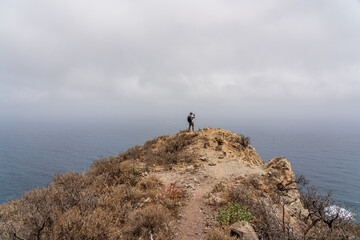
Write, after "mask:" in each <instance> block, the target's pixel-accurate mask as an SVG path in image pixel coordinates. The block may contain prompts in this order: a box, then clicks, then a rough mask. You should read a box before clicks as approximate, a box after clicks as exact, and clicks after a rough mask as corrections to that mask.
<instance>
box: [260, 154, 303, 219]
mask: <svg viewBox="0 0 360 240" xmlns="http://www.w3.org/2000/svg"><path fill="white" fill-rule="evenodd" d="M265 177H266V179H267V181H268V184H270V185H271V186H276V188H277V189H276V190H277V191H276V192H277V193H279V195H280V196H281V197H282V199H283V201H284V203H285V204H286V210H287V212H288V214H290V216H292V217H293V216H299V215H300V216H305V215H307V213H308V211H307V210H306V209H304V208H303V206H302V204H301V202H300V193H299V191H298V188H297V185H296V183H295V174H294V172H293V171H292V170H291V165H290V162H288V160H287V159H286V158H285V157H277V158H274V159H272V160H270V161H269V162H268V163H267V164H266V168H265Z"/></svg>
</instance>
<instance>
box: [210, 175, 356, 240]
mask: <svg viewBox="0 0 360 240" xmlns="http://www.w3.org/2000/svg"><path fill="white" fill-rule="evenodd" d="M300 179H301V182H302V183H305V184H307V183H308V181H307V180H306V179H303V176H301V178H300ZM279 191H282V190H279ZM218 192H221V193H222V197H223V201H222V202H221V204H220V205H216V206H215V207H214V208H213V211H214V215H215V214H216V213H217V212H218V211H219V210H220V209H222V208H223V207H224V205H225V204H227V203H228V202H232V203H239V204H241V205H242V206H246V207H247V209H248V210H249V211H250V212H251V213H252V215H253V218H252V221H251V224H252V226H253V227H254V230H255V232H256V233H257V235H258V237H259V239H264V240H265V239H266V240H300V239H314V240H341V239H342V240H345V239H359V237H360V224H359V222H358V220H357V219H352V220H350V219H342V218H340V217H339V215H336V216H328V215H326V214H325V213H324V209H325V208H326V207H329V206H331V205H333V204H334V201H332V200H331V198H330V195H329V194H328V195H326V196H323V195H321V194H319V193H318V192H317V191H316V190H315V188H314V187H307V188H306V190H304V192H302V193H301V201H302V203H303V205H304V207H305V208H306V209H307V210H308V212H307V214H306V215H304V216H300V215H299V216H297V221H298V222H297V223H295V222H291V221H289V218H288V213H287V212H286V210H285V208H284V206H285V203H284V200H283V199H282V198H281V193H278V195H272V196H271V195H264V194H263V192H260V191H257V190H256V189H255V188H254V187H253V186H251V184H244V183H243V184H241V185H239V184H236V183H235V184H234V181H229V182H228V183H224V182H219V183H217V184H215V185H214V188H213V190H212V193H218ZM214 239H220V240H222V239H224V240H227V239H231V238H230V231H229V229H228V228H227V227H221V224H220V223H217V225H216V227H215V228H214V229H212V230H211V231H210V232H209V234H208V240H214Z"/></svg>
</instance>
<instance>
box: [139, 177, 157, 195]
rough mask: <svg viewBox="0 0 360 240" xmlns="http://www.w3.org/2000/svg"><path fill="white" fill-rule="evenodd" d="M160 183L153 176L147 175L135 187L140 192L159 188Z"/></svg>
mask: <svg viewBox="0 0 360 240" xmlns="http://www.w3.org/2000/svg"><path fill="white" fill-rule="evenodd" d="M159 185H160V181H159V179H158V178H157V177H156V176H155V175H152V174H151V175H149V176H147V177H144V178H142V179H141V180H140V181H139V182H138V183H137V184H136V186H137V187H138V188H139V189H141V190H144V191H145V190H150V189H154V188H157V187H159Z"/></svg>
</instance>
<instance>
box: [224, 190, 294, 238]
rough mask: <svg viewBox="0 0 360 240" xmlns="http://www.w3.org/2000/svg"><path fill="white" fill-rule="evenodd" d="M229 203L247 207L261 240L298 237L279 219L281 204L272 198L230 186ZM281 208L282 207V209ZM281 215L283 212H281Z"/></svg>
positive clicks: (227, 196)
mask: <svg viewBox="0 0 360 240" xmlns="http://www.w3.org/2000/svg"><path fill="white" fill-rule="evenodd" d="M224 197H225V198H226V201H228V202H236V203H239V204H240V205H242V206H247V209H248V211H250V212H251V214H252V216H253V218H252V224H253V225H254V226H255V227H254V230H255V232H256V233H257V235H258V237H259V239H268V240H280V239H281V240H283V239H284V240H296V239H299V236H298V235H296V234H295V233H294V232H293V230H292V228H291V227H290V226H289V224H288V223H287V222H285V221H283V219H282V218H281V217H279V208H278V207H279V206H280V202H274V201H273V200H272V199H270V198H265V199H264V198H263V197H261V196H260V195H259V194H258V193H257V192H255V191H253V190H251V189H249V188H245V186H244V185H239V186H229V187H228V188H227V189H226V192H225V193H224ZM280 208H281V207H280ZM280 215H281V212H280Z"/></svg>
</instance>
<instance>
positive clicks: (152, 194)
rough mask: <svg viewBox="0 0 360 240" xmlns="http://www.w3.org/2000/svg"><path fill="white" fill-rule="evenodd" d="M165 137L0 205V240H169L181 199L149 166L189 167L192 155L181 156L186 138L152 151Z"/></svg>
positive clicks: (175, 190)
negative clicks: (183, 164) (152, 239)
mask: <svg viewBox="0 0 360 240" xmlns="http://www.w3.org/2000/svg"><path fill="white" fill-rule="evenodd" d="M163 138H164V137H160V138H157V139H154V140H152V141H149V142H147V143H146V144H145V146H144V147H139V146H136V147H134V148H131V149H129V150H128V151H126V152H125V153H123V154H120V155H119V156H117V157H113V156H110V157H109V158H107V159H99V160H96V161H95V162H94V163H93V164H92V166H91V168H90V170H89V171H87V172H85V173H83V174H81V173H76V172H73V173H71V172H68V173H65V174H62V175H55V176H54V177H53V182H52V184H50V185H49V186H48V187H45V188H37V189H34V190H32V191H30V192H28V193H26V194H25V195H24V196H23V197H22V198H21V199H20V200H17V201H10V202H9V203H7V204H4V205H1V206H0V229H1V230H2V231H0V239H26V240H32V239H139V238H141V239H150V238H151V237H153V238H156V239H169V238H171V236H172V235H173V232H172V228H171V224H172V221H174V220H175V217H176V216H177V211H178V208H179V206H180V204H181V201H182V199H183V196H184V194H183V191H182V190H181V189H180V188H179V187H177V186H176V185H175V184H171V185H169V186H164V185H163V184H162V183H161V182H160V181H159V180H158V179H157V178H156V177H154V176H153V175H151V174H150V175H149V174H148V173H147V170H148V169H147V165H150V164H155V163H157V164H164V165H167V164H173V163H177V162H180V161H185V162H189V161H191V155H185V154H182V153H181V152H180V150H181V149H182V148H183V146H184V145H185V144H189V142H188V141H189V140H187V139H186V140H185V141H184V142H181V143H179V142H178V141H177V140H178V139H174V140H172V141H170V142H169V143H168V144H165V145H164V147H163V148H161V149H156V150H154V149H155V148H154V145H155V144H157V142H158V141H162V140H163ZM144 156H145V157H144ZM140 157H143V158H144V159H145V164H144V163H143V162H142V163H139V161H138V160H139V158H140Z"/></svg>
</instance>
